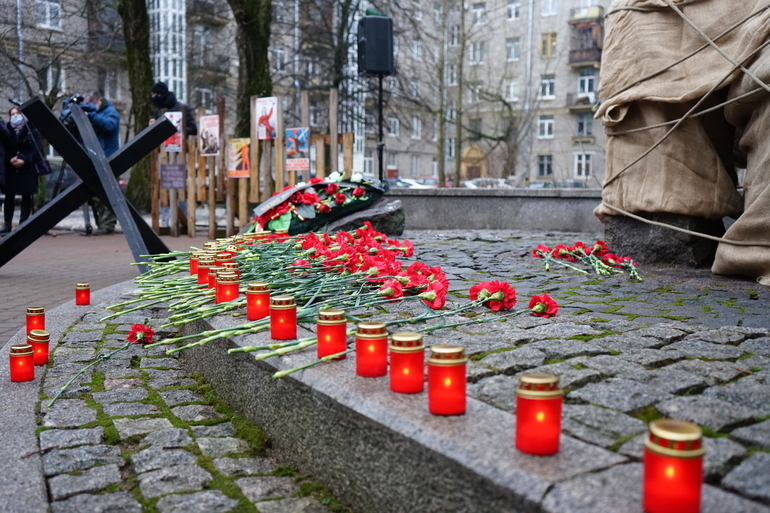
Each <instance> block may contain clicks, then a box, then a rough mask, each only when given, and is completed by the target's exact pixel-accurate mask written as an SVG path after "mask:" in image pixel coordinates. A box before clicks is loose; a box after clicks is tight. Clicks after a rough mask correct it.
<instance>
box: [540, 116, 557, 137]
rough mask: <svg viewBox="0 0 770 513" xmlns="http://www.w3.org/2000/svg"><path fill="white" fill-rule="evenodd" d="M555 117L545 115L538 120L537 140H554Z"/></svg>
mask: <svg viewBox="0 0 770 513" xmlns="http://www.w3.org/2000/svg"><path fill="white" fill-rule="evenodd" d="M553 125H554V121H553V115H544V116H540V117H538V118H537V138H538V139H553Z"/></svg>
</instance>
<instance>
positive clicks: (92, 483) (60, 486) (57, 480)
mask: <svg viewBox="0 0 770 513" xmlns="http://www.w3.org/2000/svg"><path fill="white" fill-rule="evenodd" d="M121 481H122V478H121V477H120V470H118V466H117V465H104V466H101V467H94V468H91V469H88V470H84V471H83V472H82V473H80V474H79V475H69V474H62V475H58V476H55V477H52V478H51V479H49V480H48V488H49V490H50V491H51V497H52V498H53V500H55V501H58V500H61V499H66V498H67V497H70V496H72V495H77V494H79V493H84V492H96V491H98V490H101V489H102V488H106V487H107V486H109V485H111V484H115V483H120V482H121Z"/></svg>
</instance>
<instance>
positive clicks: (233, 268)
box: [222, 262, 241, 279]
mask: <svg viewBox="0 0 770 513" xmlns="http://www.w3.org/2000/svg"><path fill="white" fill-rule="evenodd" d="M222 269H227V270H228V271H230V272H232V273H234V274H235V275H236V276H238V278H239V279H240V277H241V271H240V269H239V268H238V263H237V262H225V263H224V264H222Z"/></svg>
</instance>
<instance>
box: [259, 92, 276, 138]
mask: <svg viewBox="0 0 770 513" xmlns="http://www.w3.org/2000/svg"><path fill="white" fill-rule="evenodd" d="M256 109H257V139H259V140H260V141H264V140H272V139H275V138H276V131H275V127H276V126H277V124H278V98H276V97H275V96H269V97H267V98H257V103H256Z"/></svg>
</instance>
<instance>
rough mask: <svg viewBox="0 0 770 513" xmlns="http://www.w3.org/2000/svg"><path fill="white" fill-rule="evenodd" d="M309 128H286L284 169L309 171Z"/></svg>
mask: <svg viewBox="0 0 770 513" xmlns="http://www.w3.org/2000/svg"><path fill="white" fill-rule="evenodd" d="M309 141H310V128H308V127H301V128H288V129H286V170H287V171H310V145H309Z"/></svg>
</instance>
